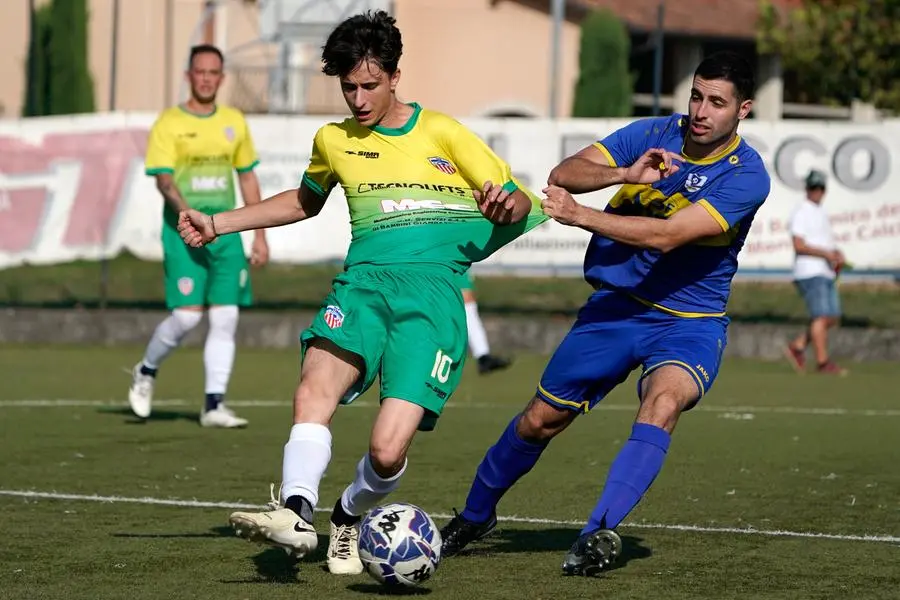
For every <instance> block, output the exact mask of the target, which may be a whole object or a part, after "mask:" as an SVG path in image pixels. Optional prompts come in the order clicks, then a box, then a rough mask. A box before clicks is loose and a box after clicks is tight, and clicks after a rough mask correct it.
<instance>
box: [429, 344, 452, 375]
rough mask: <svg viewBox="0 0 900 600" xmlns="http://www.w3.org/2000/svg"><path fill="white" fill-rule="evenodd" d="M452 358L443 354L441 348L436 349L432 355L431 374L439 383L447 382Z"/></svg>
mask: <svg viewBox="0 0 900 600" xmlns="http://www.w3.org/2000/svg"><path fill="white" fill-rule="evenodd" d="M452 364H453V359H452V358H450V357H449V356H447V355H446V354H444V351H443V350H438V351H437V354H435V355H434V366H433V367H431V376H432V377H433V378H434V379H437V380H438V381H439V382H441V383H447V380H448V379H449V378H450V366H451V365H452Z"/></svg>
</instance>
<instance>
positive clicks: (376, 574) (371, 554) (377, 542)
mask: <svg viewBox="0 0 900 600" xmlns="http://www.w3.org/2000/svg"><path fill="white" fill-rule="evenodd" d="M359 558H360V560H362V563H363V565H365V567H366V571H368V573H369V575H371V576H372V577H373V578H375V580H376V581H379V582H380V583H383V584H385V585H389V586H415V585H419V584H420V583H422V582H424V581H426V580H427V579H428V578H429V577H431V576H432V574H434V571H435V569H437V566H438V563H439V562H440V561H441V532H440V530H439V529H438V528H437V525H435V524H434V521H432V520H431V517H429V516H428V513H426V512H425V511H424V510H422V509H421V508H419V507H418V506H413V505H412V504H405V503H402V502H397V503H393V504H386V505H384V506H379V507H377V508H374V509H373V510H372V511H371V512H370V513H369V514H368V515H366V517H365V519H363V521H362V523H361V524H360V526H359Z"/></svg>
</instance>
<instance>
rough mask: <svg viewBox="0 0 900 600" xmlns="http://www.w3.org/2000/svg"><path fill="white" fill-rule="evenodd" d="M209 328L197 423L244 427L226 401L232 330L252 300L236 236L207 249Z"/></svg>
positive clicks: (230, 363)
mask: <svg viewBox="0 0 900 600" xmlns="http://www.w3.org/2000/svg"><path fill="white" fill-rule="evenodd" d="M205 300H206V303H207V305H208V306H209V307H210V308H209V332H208V333H207V335H206V344H205V345H204V347H203V366H204V368H205V373H206V384H205V385H206V388H205V392H206V398H205V401H204V406H203V412H202V413H200V424H201V425H202V426H204V427H225V428H232V427H245V426H246V425H247V420H246V419H242V418H240V417H238V416H237V415H235V414H234V411H232V410H231V409H230V408H228V407H227V406H226V404H225V393H226V392H227V391H228V381H229V380H230V378H231V369H232V366H233V365H234V355H235V347H236V345H235V333H236V332H237V325H238V318H239V315H240V308H239V307H241V306H249V305H250V304H251V303H252V301H253V292H252V289H251V285H250V272H249V266H248V264H247V258H246V257H245V256H244V247H243V244H242V242H241V238H240V237H239V236H236V235H235V236H225V237H224V238H222V239H221V240H219V244H218V247H217V248H216V249H215V251H214V252H210V274H209V285H208V287H207V293H206V298H205Z"/></svg>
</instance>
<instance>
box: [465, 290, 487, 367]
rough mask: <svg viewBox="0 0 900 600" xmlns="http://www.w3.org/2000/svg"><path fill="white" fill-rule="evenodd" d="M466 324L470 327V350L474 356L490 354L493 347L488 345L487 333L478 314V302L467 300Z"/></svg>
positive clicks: (479, 356)
mask: <svg viewBox="0 0 900 600" xmlns="http://www.w3.org/2000/svg"><path fill="white" fill-rule="evenodd" d="M466 326H467V327H468V329H469V350H470V351H471V352H472V356H473V357H475V358H481V357H482V356H484V355H485V354H489V353H490V351H491V347H490V345H488V339H487V333H486V332H485V331H484V325H483V324H482V323H481V316H480V315H479V314H478V303H477V302H466Z"/></svg>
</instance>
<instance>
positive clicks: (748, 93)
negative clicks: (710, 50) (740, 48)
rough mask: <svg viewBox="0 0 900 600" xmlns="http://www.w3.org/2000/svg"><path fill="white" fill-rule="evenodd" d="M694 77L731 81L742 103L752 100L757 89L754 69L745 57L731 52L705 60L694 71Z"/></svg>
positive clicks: (712, 55) (718, 53)
mask: <svg viewBox="0 0 900 600" xmlns="http://www.w3.org/2000/svg"><path fill="white" fill-rule="evenodd" d="M694 77H699V78H701V79H708V80H712V79H724V80H725V81H730V82H731V83H732V84H733V85H734V89H735V92H736V93H737V96H738V99H739V100H740V101H741V102H743V101H744V100H748V99H750V98H752V97H753V93H754V91H755V87H756V78H755V76H754V74H753V67H751V66H750V63H749V62H748V61H747V59H745V58H744V57H743V56H741V55H740V54H738V53H737V52H732V51H729V50H724V51H721V52H716V53H715V54H711V55H709V56H707V57H706V58H704V59H703V61H702V62H701V63H700V64H699V65H698V66H697V70H696V71H694Z"/></svg>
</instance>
